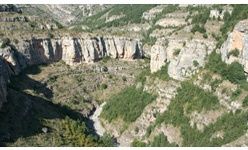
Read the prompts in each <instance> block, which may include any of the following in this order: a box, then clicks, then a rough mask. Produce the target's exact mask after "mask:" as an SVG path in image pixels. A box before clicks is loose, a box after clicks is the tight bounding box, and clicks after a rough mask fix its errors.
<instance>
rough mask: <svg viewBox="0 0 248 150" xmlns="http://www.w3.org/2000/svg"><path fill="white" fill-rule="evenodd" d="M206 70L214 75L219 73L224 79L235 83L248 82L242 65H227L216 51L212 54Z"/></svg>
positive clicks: (235, 63)
mask: <svg viewBox="0 0 248 150" xmlns="http://www.w3.org/2000/svg"><path fill="white" fill-rule="evenodd" d="M206 68H207V69H209V70H210V71H212V72H214V73H219V74H220V75H222V77H224V79H227V80H229V81H231V82H233V83H241V82H244V81H245V80H246V76H245V73H244V69H243V66H242V65H241V64H239V63H238V62H233V63H231V64H230V65H227V64H226V63H224V62H223V61H222V60H221V56H220V54H217V53H216V52H215V51H214V52H212V53H211V54H210V56H209V58H208V63H207V64H206Z"/></svg>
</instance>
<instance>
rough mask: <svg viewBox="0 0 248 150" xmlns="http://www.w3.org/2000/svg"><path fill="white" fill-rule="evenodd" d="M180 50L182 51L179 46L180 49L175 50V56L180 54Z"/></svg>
mask: <svg viewBox="0 0 248 150" xmlns="http://www.w3.org/2000/svg"><path fill="white" fill-rule="evenodd" d="M180 51H181V49H179V48H178V49H175V50H174V52H173V55H174V56H178V55H179V53H180Z"/></svg>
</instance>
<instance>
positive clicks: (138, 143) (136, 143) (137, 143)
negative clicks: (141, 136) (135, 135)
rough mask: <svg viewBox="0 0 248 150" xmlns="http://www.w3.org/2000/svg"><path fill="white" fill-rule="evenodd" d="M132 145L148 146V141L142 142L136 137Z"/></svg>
mask: <svg viewBox="0 0 248 150" xmlns="http://www.w3.org/2000/svg"><path fill="white" fill-rule="evenodd" d="M132 146H133V147H146V146H147V145H146V143H145V142H141V141H139V140H137V139H134V140H133V142H132Z"/></svg>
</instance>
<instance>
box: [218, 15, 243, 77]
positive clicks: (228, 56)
mask: <svg viewBox="0 0 248 150" xmlns="http://www.w3.org/2000/svg"><path fill="white" fill-rule="evenodd" d="M235 51H236V52H235ZM220 53H221V58H222V60H223V61H224V62H226V63H227V64H230V63H232V62H234V61H237V62H239V63H240V64H242V65H243V66H244V71H245V72H248V20H243V21H240V22H239V23H238V24H237V25H236V26H235V27H234V29H233V31H232V33H229V35H228V38H227V40H226V41H225V42H224V44H223V45H222V47H221V49H220Z"/></svg>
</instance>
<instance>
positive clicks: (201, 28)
mask: <svg viewBox="0 0 248 150" xmlns="http://www.w3.org/2000/svg"><path fill="white" fill-rule="evenodd" d="M197 31H198V32H200V33H206V29H205V28H204V26H203V25H199V24H195V25H194V26H193V27H192V29H191V32H192V33H195V32H197Z"/></svg>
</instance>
